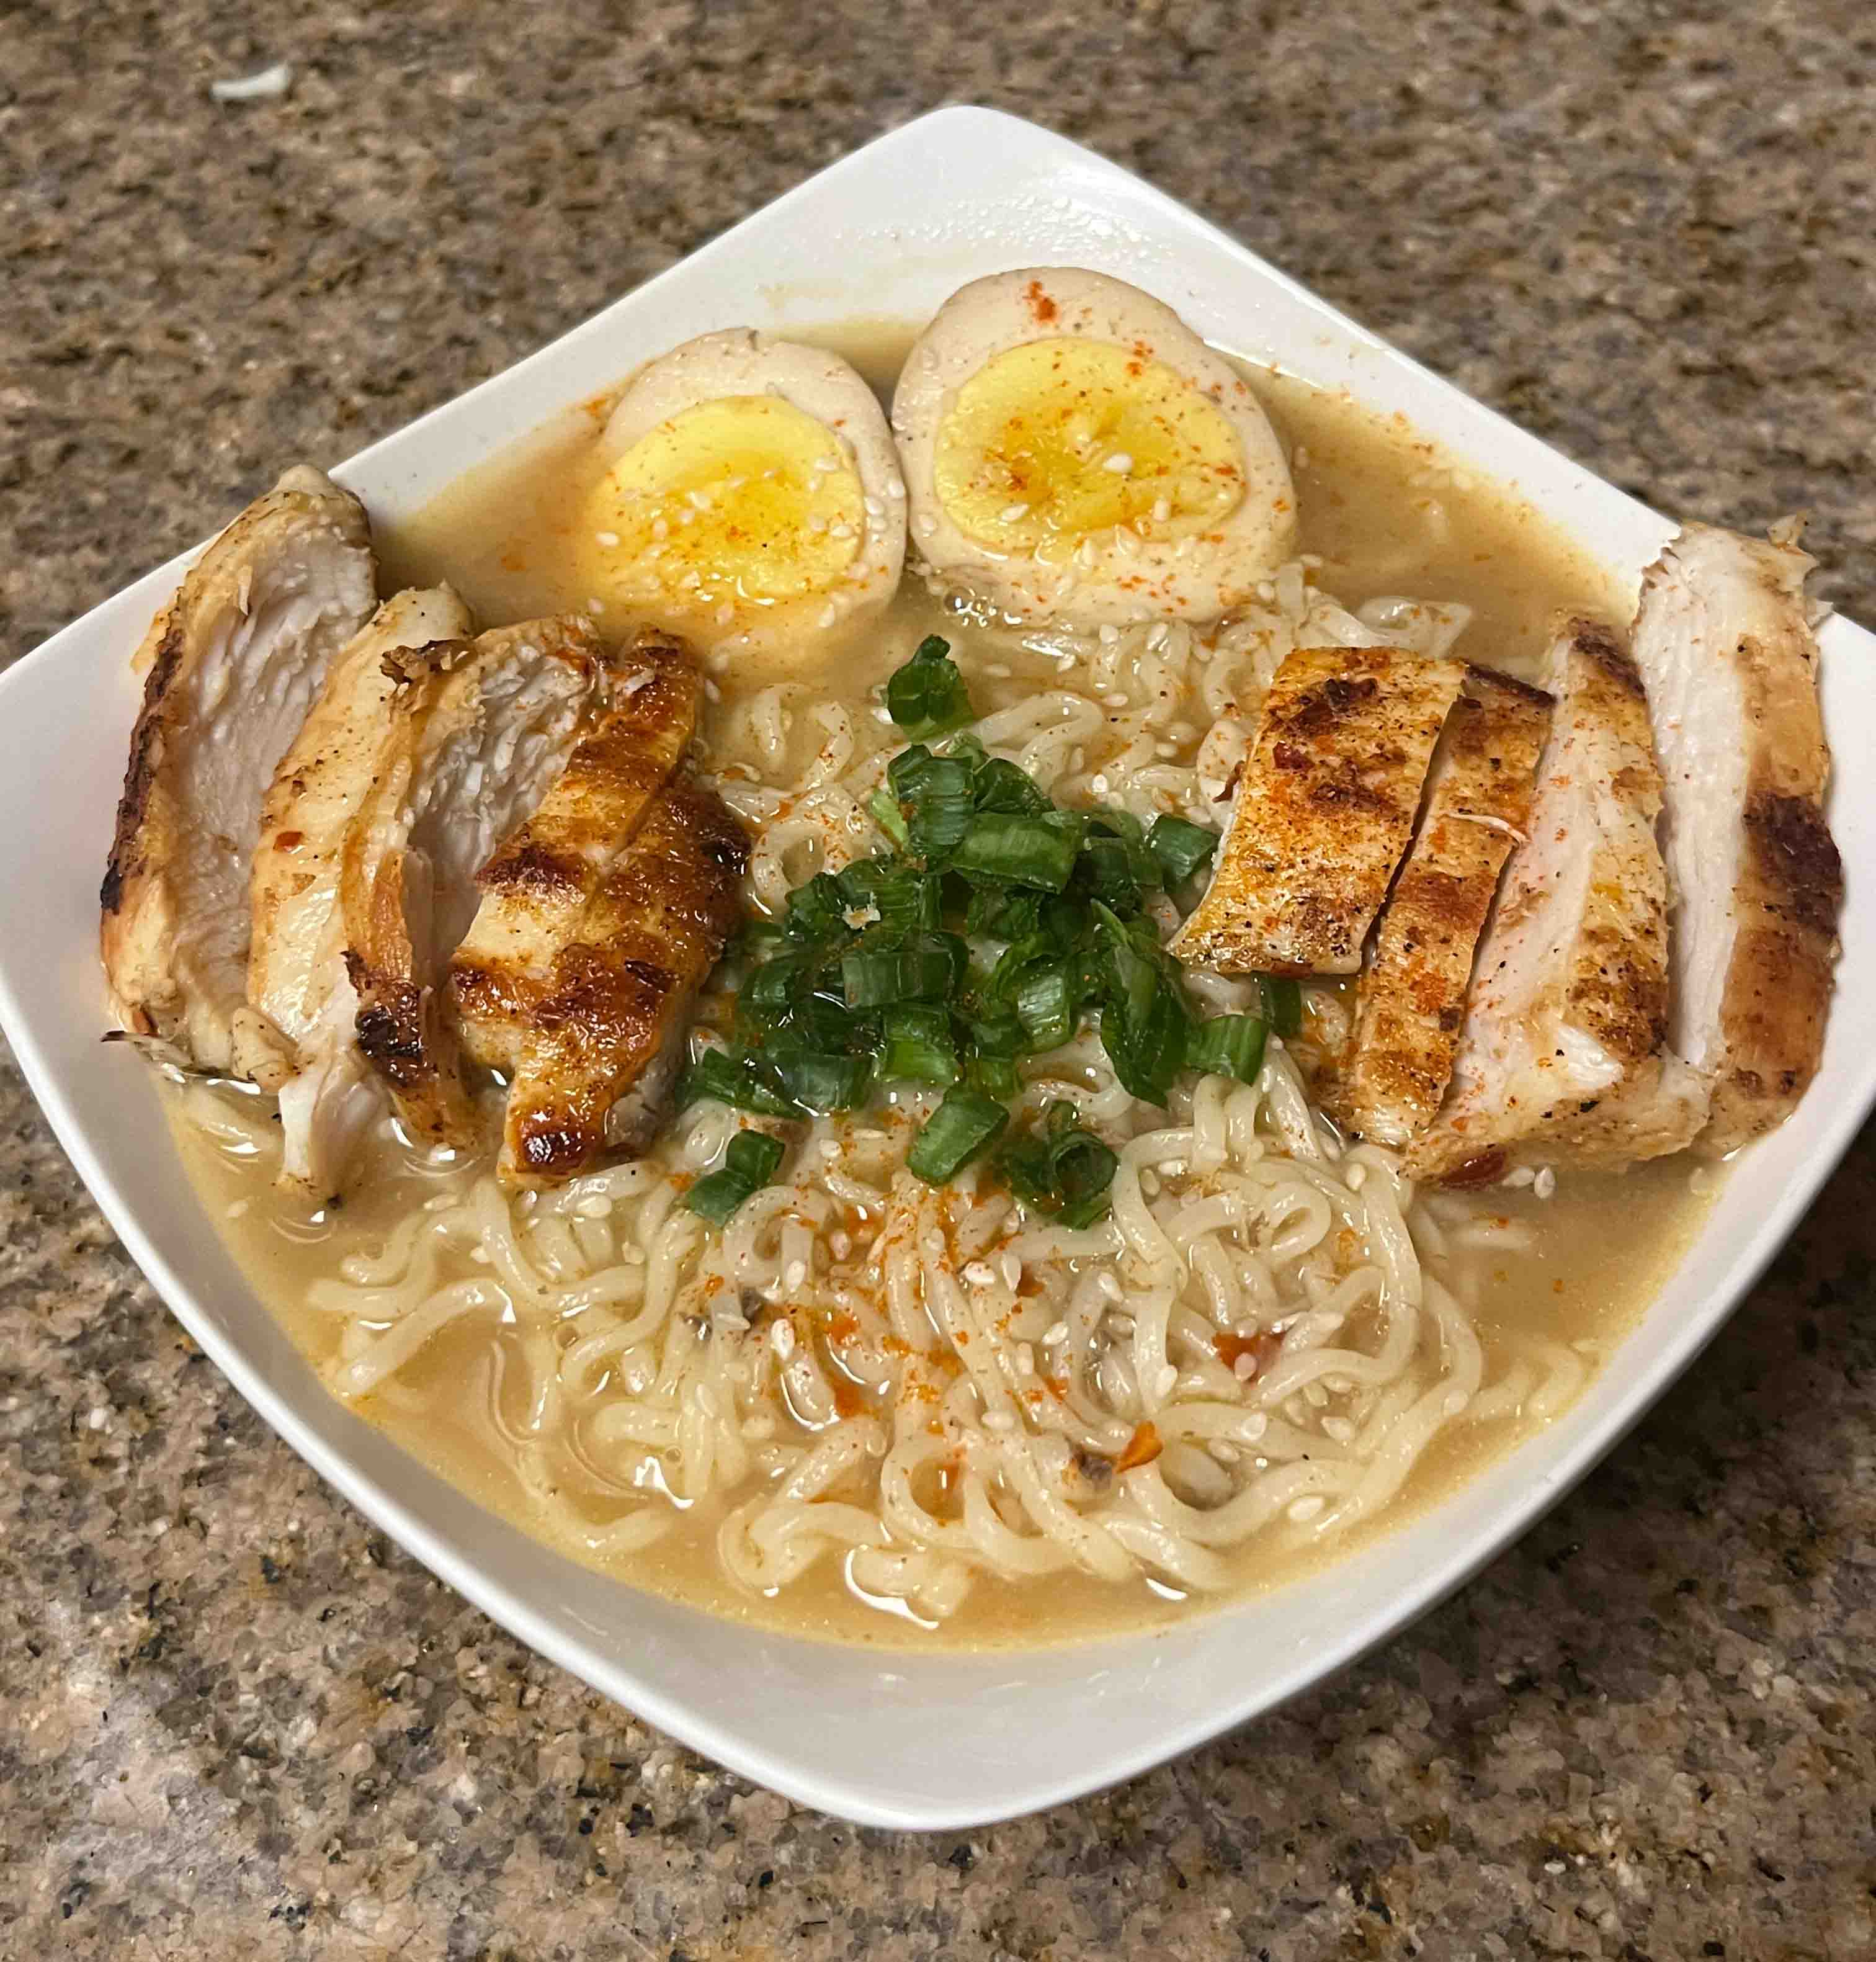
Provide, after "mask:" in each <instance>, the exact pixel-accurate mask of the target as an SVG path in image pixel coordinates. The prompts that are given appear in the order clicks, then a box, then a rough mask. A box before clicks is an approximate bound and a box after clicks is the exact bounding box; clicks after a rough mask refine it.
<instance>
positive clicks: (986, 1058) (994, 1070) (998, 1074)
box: [965, 1050, 1023, 1097]
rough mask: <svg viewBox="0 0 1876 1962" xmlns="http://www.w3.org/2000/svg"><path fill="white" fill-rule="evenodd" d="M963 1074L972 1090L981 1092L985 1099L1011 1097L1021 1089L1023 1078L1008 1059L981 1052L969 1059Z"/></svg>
mask: <svg viewBox="0 0 1876 1962" xmlns="http://www.w3.org/2000/svg"><path fill="white" fill-rule="evenodd" d="M965 1075H966V1077H967V1078H968V1081H969V1082H970V1085H971V1088H972V1089H974V1090H981V1091H983V1093H984V1095H985V1096H986V1097H1013V1096H1015V1095H1016V1093H1017V1091H1019V1090H1020V1089H1021V1088H1023V1078H1021V1077H1020V1076H1019V1075H1017V1073H1016V1064H1015V1063H1014V1062H1013V1061H1012V1060H1011V1059H1010V1057H1008V1056H993V1055H991V1054H989V1053H987V1052H986V1051H984V1050H979V1051H978V1053H977V1054H976V1055H975V1056H972V1057H971V1059H970V1061H969V1062H968V1065H967V1066H966V1068H965Z"/></svg>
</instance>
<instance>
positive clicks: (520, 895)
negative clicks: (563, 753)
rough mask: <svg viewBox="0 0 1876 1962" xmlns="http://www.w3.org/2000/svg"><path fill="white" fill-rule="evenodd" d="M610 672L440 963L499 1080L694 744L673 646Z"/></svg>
mask: <svg viewBox="0 0 1876 1962" xmlns="http://www.w3.org/2000/svg"><path fill="white" fill-rule="evenodd" d="M614 660H615V663H616V669H615V673H614V676H613V679H612V682H611V686H610V688H609V689H608V692H607V694H606V696H605V699H604V700H603V701H599V702H598V703H596V704H595V713H594V714H593V715H592V717H589V719H588V721H587V722H586V723H585V724H584V725H583V726H582V729H581V730H580V735H579V745H578V746H577V747H576V749H574V751H573V754H572V756H570V758H569V759H568V760H567V764H566V769H564V770H563V772H561V773H560V776H559V777H558V778H557V780H556V781H555V782H554V785H553V788H551V790H550V791H549V792H548V793H547V795H546V796H545V797H544V798H543V799H542V800H541V803H540V805H539V807H538V809H537V810H534V813H532V815H531V816H530V818H529V819H528V822H527V823H525V824H523V825H522V826H521V827H520V828H519V829H518V830H516V831H515V832H514V833H513V834H512V836H509V837H508V838H506V839H505V840H504V841H503V844H502V847H501V849H500V851H499V852H498V853H497V854H496V855H495V856H494V857H493V858H492V859H490V861H489V862H488V863H487V864H485V865H484V866H483V867H482V868H481V870H480V874H479V877H478V881H477V883H478V884H479V886H480V904H479V905H478V906H477V909H476V914H475V919H474V924H473V925H471V927H470V928H469V930H468V932H467V935H465V936H464V939H463V942H462V944H461V946H460V947H458V949H457V950H456V954H455V960H454V961H453V962H452V963H451V977H450V980H451V989H452V992H454V995H455V1001H456V1006H457V1009H458V1013H459V1015H460V1016H461V1024H462V1031H463V1038H464V1042H465V1043H467V1046H468V1048H469V1050H470V1053H471V1054H472V1055H473V1056H474V1058H475V1059H476V1060H477V1062H480V1064H482V1065H483V1067H485V1068H487V1069H497V1070H499V1071H501V1072H503V1075H512V1074H513V1072H515V1070H516V1069H518V1068H519V1067H520V1064H521V1058H522V1048H523V1046H524V1045H525V1042H526V1040H527V1038H528V1029H529V1027H530V1018H531V1015H532V1012H533V1010H534V1005H535V1003H536V1002H538V1001H539V1000H540V999H541V997H542V996H543V995H544V993H545V992H546V991H547V988H548V987H549V986H550V984H551V981H552V977H553V970H554V961H555V959H556V958H557V956H558V954H559V953H560V950H561V948H562V947H563V946H565V945H566V944H569V943H570V941H571V939H572V938H573V936H574V935H575V934H576V931H577V928H578V926H579V920H580V917H581V915H582V914H583V913H584V912H585V910H586V907H587V905H588V903H589V901H590V900H592V896H593V894H594V893H595V892H596V891H597V890H598V885H599V882H600V880H601V878H602V877H604V876H605V874H606V872H607V871H608V869H609V868H611V864H612V861H613V860H614V858H615V857H616V856H617V854H618V853H619V852H620V851H621V850H622V849H623V848H624V846H625V845H627V843H628V842H630V839H631V836H632V834H633V832H634V831H635V830H636V829H637V827H638V825H639V823H640V821H641V820H642V819H643V816H644V815H645V812H646V808H647V807H648V806H649V804H650V802H651V800H652V798H653V797H656V795H657V794H658V792H659V791H660V790H661V789H662V788H663V787H664V785H665V783H666V782H667V781H668V780H669V778H670V777H671V775H672V772H674V771H675V769H677V767H678V762H679V759H681V757H682V756H683V755H684V751H685V749H688V747H689V746H690V743H691V738H692V737H693V736H694V735H695V733H697V711H698V708H699V707H700V704H701V702H702V700H703V682H702V678H701V677H700V676H699V674H698V673H697V669H696V668H695V667H694V666H693V665H692V663H691V658H690V657H689V655H688V653H686V651H685V650H684V647H683V644H681V642H680V641H676V640H675V639H673V638H672V637H671V636H670V635H668V634H662V633H659V632H657V631H654V630H649V629H648V630H646V631H644V632H643V633H641V634H640V635H639V636H638V637H637V640H636V641H634V642H633V644H632V646H631V647H629V648H627V649H624V650H621V652H620V653H618V654H617V655H616V656H615V657H614Z"/></svg>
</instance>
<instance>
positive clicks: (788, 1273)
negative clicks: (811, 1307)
mask: <svg viewBox="0 0 1876 1962" xmlns="http://www.w3.org/2000/svg"><path fill="white" fill-rule="evenodd" d="M807 1278H808V1263H807V1262H806V1261H790V1262H789V1264H787V1266H786V1267H784V1268H783V1270H782V1285H783V1287H786V1288H798V1287H799V1286H801V1284H802V1282H803V1281H805V1280H806V1279H807Z"/></svg>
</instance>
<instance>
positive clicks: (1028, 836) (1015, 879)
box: [950, 810, 1087, 893]
mask: <svg viewBox="0 0 1876 1962" xmlns="http://www.w3.org/2000/svg"><path fill="white" fill-rule="evenodd" d="M1086 829H1087V825H1086V820H1084V819H1083V818H1082V817H1080V816H1077V814H1076V813H1074V812H1073V811H1067V810H1051V811H1049V812H1047V813H1042V814H1038V815H1025V814H1024V813H1020V812H1017V811H1003V810H986V811H980V812H979V813H978V814H977V816H975V817H974V818H972V819H971V821H970V823H969V824H968V826H966V828H965V832H964V834H963V836H962V837H960V838H959V839H958V841H957V842H956V845H953V846H952V848H951V855H950V863H951V868H952V871H956V872H962V874H964V875H965V877H967V878H970V877H980V878H986V879H1004V880H1008V881H1009V883H1010V884H1011V885H1013V886H1033V887H1036V888H1037V889H1038V890H1039V891H1042V892H1045V893H1059V892H1060V891H1061V890H1062V888H1063V887H1064V886H1065V885H1067V883H1068V880H1069V877H1070V874H1072V873H1073V872H1074V869H1075V860H1076V858H1077V857H1078V856H1079V855H1080V851H1081V840H1082V837H1083V833H1084V832H1086Z"/></svg>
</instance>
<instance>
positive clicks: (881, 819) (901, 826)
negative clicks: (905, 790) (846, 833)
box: [866, 784, 912, 852]
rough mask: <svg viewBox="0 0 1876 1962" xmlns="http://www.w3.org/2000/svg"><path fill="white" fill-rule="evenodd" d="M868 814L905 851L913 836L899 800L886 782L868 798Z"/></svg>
mask: <svg viewBox="0 0 1876 1962" xmlns="http://www.w3.org/2000/svg"><path fill="white" fill-rule="evenodd" d="M866 810H867V814H868V815H869V816H870V817H871V818H872V820H873V823H875V824H876V825H878V826H879V829H881V830H882V831H883V832H885V835H886V836H888V837H889V839H892V842H893V843H894V845H896V846H897V847H898V849H899V850H900V851H901V852H903V851H904V849H905V848H906V845H907V844H908V842H909V841H910V839H911V835H912V834H911V831H910V830H909V829H907V826H906V823H905V813H904V811H902V810H900V808H899V800H898V798H897V797H895V796H894V795H893V794H892V792H891V791H889V790H888V789H887V788H886V787H885V784H881V785H880V786H879V788H878V789H877V790H876V791H874V792H873V795H872V796H871V797H869V798H868V799H867V800H866Z"/></svg>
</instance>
